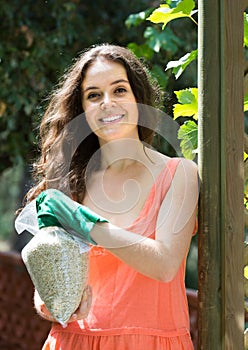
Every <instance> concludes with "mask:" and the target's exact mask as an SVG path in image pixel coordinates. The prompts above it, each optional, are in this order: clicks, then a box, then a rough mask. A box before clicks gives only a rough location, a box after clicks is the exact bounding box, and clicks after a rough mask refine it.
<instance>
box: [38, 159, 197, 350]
mask: <svg viewBox="0 0 248 350" xmlns="http://www.w3.org/2000/svg"><path fill="white" fill-rule="evenodd" d="M178 162H179V159H178V158H172V159H171V160H170V161H169V162H168V164H167V166H166V168H164V169H163V170H162V172H161V173H160V174H159V176H158V178H157V179H156V181H155V183H154V185H153V186H152V188H151V191H150V193H149V195H148V198H147V200H146V202H145V205H144V207H143V209H142V211H141V213H140V215H139V216H138V218H137V219H136V220H135V221H134V222H133V223H132V225H131V226H130V227H129V228H128V230H130V231H131V232H135V233H138V234H140V235H143V236H149V237H150V238H153V239H154V238H155V227H156V220H157V215H158V212H159V209H160V205H161V203H162V201H163V198H164V197H165V195H166V193H167V191H168V189H169V187H170V184H171V180H172V178H173V175H174V173H175V170H176V167H177V164H178ZM185 264H186V257H185V258H184V259H183V262H182V264H181V266H180V268H179V271H178V272H177V275H176V276H175V278H174V279H173V280H172V281H170V282H168V283H165V282H160V281H156V280H153V279H151V278H149V277H146V276H144V275H142V274H140V273H138V272H136V271H135V270H134V269H132V268H131V267H129V266H128V265H126V264H125V263H123V262H122V261H121V260H119V259H118V258H116V257H115V256H113V255H112V254H111V253H109V252H108V251H107V250H106V249H104V248H102V247H98V246H94V247H92V248H91V251H90V274H89V284H90V285H91V286H92V290H93V300H92V307H91V310H90V313H89V315H88V317H87V318H86V319H85V320H81V321H76V322H72V323H69V325H68V326H67V327H66V328H62V326H60V325H59V324H53V326H52V329H51V331H50V333H49V335H48V338H47V340H46V342H45V344H44V346H43V348H42V350H193V345H192V341H191V338H190V333H189V315H188V303H187V297H186V291H185V284H184V276H185Z"/></svg>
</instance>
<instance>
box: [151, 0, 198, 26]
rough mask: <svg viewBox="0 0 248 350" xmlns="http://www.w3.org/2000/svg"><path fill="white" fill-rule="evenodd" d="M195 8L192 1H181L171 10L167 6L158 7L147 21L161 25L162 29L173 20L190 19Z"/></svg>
mask: <svg viewBox="0 0 248 350" xmlns="http://www.w3.org/2000/svg"><path fill="white" fill-rule="evenodd" d="M194 7H195V2H194V1H193V0H182V1H181V2H180V3H179V4H178V5H177V6H176V7H175V8H171V7H170V6H169V5H167V4H162V5H160V7H159V8H157V9H155V10H154V11H153V12H152V14H151V15H150V16H149V17H148V18H147V20H149V21H151V22H152V23H163V29H164V27H165V26H166V25H167V24H168V23H169V22H170V21H173V20H174V19H178V18H182V17H189V18H191V19H192V17H191V14H192V10H193V9H194Z"/></svg>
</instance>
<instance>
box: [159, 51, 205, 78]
mask: <svg viewBox="0 0 248 350" xmlns="http://www.w3.org/2000/svg"><path fill="white" fill-rule="evenodd" d="M197 56H198V50H193V51H191V52H189V53H187V54H186V55H184V56H183V57H181V58H180V59H179V60H178V61H170V62H169V63H168V64H167V66H166V70H168V69H171V68H173V69H172V72H173V74H174V75H175V77H176V79H178V78H179V77H180V75H181V74H182V73H183V72H184V70H185V69H186V67H187V66H188V65H189V64H190V63H191V62H192V61H194V60H195V59H196V58H197Z"/></svg>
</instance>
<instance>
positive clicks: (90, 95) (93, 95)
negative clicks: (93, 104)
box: [87, 92, 99, 100]
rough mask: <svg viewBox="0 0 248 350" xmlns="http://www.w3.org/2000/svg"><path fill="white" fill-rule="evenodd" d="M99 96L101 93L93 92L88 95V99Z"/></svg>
mask: <svg viewBox="0 0 248 350" xmlns="http://www.w3.org/2000/svg"><path fill="white" fill-rule="evenodd" d="M97 97H99V94H98V93H97V92H91V93H90V94H89V95H88V96H87V99H88V100H92V99H96V98H97Z"/></svg>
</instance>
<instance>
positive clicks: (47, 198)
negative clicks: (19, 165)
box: [36, 189, 108, 245]
mask: <svg viewBox="0 0 248 350" xmlns="http://www.w3.org/2000/svg"><path fill="white" fill-rule="evenodd" d="M36 209H37V216H38V225H39V228H43V227H48V226H59V227H63V228H64V229H65V230H67V231H69V232H71V233H72V234H76V235H77V236H79V237H81V238H82V240H84V241H86V242H87V243H91V244H93V245H96V244H97V243H96V242H95V241H94V240H93V239H92V238H91V237H90V231H91V230H92V228H93V227H94V225H95V224H96V223H97V222H108V220H106V219H104V218H102V217H100V216H99V215H98V214H96V213H94V212H93V211H91V210H90V209H89V208H87V207H86V206H84V205H81V204H79V203H77V202H75V201H74V200H72V199H71V198H69V197H68V196H66V195H65V194H64V193H63V192H61V191H59V190H55V189H48V190H45V191H43V192H41V193H40V194H39V196H38V197H37V199H36Z"/></svg>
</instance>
